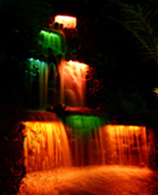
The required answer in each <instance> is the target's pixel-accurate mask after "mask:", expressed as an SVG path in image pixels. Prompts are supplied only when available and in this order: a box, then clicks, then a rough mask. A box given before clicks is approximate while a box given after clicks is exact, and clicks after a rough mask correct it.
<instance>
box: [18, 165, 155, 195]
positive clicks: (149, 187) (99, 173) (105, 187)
mask: <svg viewBox="0 0 158 195" xmlns="http://www.w3.org/2000/svg"><path fill="white" fill-rule="evenodd" d="M157 186H158V180H157V173H156V172H154V171H151V170H150V169H148V168H138V167H119V166H96V167H87V168H71V169H68V168H66V169H56V170H53V171H47V172H46V171H45V172H32V173H28V174H27V175H26V177H25V178H24V179H23V184H22V185H21V187H20V192H19V194H18V195H32V194H36V195H157V194H158V191H157Z"/></svg>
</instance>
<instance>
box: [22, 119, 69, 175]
mask: <svg viewBox="0 0 158 195" xmlns="http://www.w3.org/2000/svg"><path fill="white" fill-rule="evenodd" d="M23 124H24V126H25V128H24V134H25V135H26V137H25V139H24V151H25V167H26V171H27V172H30V171H40V170H50V169H53V168H54V167H59V166H62V167H69V166H71V155H70V148H69V144H68V139H67V135H66V132H65V127H64V125H63V124H62V123H61V122H59V121H58V122H57V121H56V122H37V121H36V122H24V123H23Z"/></svg>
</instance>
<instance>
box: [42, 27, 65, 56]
mask: <svg viewBox="0 0 158 195" xmlns="http://www.w3.org/2000/svg"><path fill="white" fill-rule="evenodd" d="M39 44H40V45H41V46H42V48H43V51H44V53H45V54H48V48H50V49H52V53H53V55H54V56H57V55H59V54H62V55H63V54H65V51H66V45H65V38H64V35H63V33H62V32H59V31H53V30H52V31H51V32H48V31H44V30H41V32H40V39H39Z"/></svg>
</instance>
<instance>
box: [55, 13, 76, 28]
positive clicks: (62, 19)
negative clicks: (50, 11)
mask: <svg viewBox="0 0 158 195" xmlns="http://www.w3.org/2000/svg"><path fill="white" fill-rule="evenodd" d="M54 22H55V23H59V24H63V28H76V25H77V19H76V17H72V16H61V15H57V16H55V18H54Z"/></svg>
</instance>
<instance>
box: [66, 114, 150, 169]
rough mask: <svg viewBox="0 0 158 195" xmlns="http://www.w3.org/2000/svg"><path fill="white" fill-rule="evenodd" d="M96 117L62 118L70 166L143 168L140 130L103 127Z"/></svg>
mask: <svg viewBox="0 0 158 195" xmlns="http://www.w3.org/2000/svg"><path fill="white" fill-rule="evenodd" d="M105 123H106V121H105V120H104V118H103V117H100V116H92V115H91V116H90V115H72V116H68V117H67V118H66V129H67V132H68V137H69V143H70V148H71V151H72V160H73V165H75V166H86V165H136V166H137V165H138V166H145V165H146V164H147V156H146V154H147V152H146V129H145V127H144V126H131V125H129V126H128V125H106V124H105Z"/></svg>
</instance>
